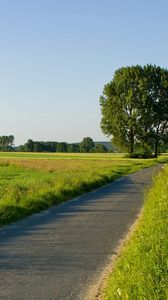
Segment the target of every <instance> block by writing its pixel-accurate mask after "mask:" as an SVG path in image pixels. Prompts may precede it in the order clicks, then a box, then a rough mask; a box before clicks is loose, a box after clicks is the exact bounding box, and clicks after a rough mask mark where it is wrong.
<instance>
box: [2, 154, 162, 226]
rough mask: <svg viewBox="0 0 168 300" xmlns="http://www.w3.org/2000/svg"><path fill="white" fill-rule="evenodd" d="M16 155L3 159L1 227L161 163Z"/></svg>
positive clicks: (124, 159)
mask: <svg viewBox="0 0 168 300" xmlns="http://www.w3.org/2000/svg"><path fill="white" fill-rule="evenodd" d="M1 155H2V157H3V155H5V153H1ZM7 155H10V157H8V158H7ZM12 155H13V157H12ZM16 155H19V153H17V154H16V153H7V154H6V158H1V159H0V225H1V226H2V225H4V224H9V223H11V222H13V221H16V220H18V219H21V218H23V217H25V216H27V215H30V214H32V213H35V212H38V211H41V210H43V209H46V208H48V207H49V206H51V205H55V204H59V203H61V202H63V201H65V200H68V199H71V198H73V197H75V196H77V195H81V194H82V193H85V192H88V191H90V190H93V189H94V188H96V187H99V186H101V185H103V184H105V183H108V182H111V181H112V180H114V179H116V178H119V177H121V176H122V175H126V174H129V173H131V172H135V171H137V170H139V169H141V168H145V167H149V166H152V165H154V164H155V163H157V162H158V160H156V159H150V160H142V159H141V160H138V159H136V160H135V159H126V158H122V157H118V158H117V157H116V155H113V154H107V156H104V154H99V155H98V154H96V155H95V154H87V155H86V154H83V155H81V154H79V155H77V154H75V155H74V156H73V155H71V156H68V155H67V154H66V155H62V156H60V155H58V156H56V154H53V156H52V154H46V155H48V159H46V156H45V154H44V157H42V154H39V156H38V155H37V154H32V153H31V154H30V153H29V154H27V157H25V158H24V157H22V158H19V157H18V156H16ZM22 155H23V154H22ZM25 155H26V154H25ZM28 155H30V157H29V156H28ZM33 155H34V156H33ZM0 157H1V156H0ZM52 157H53V159H52ZM161 159H162V158H160V160H161ZM163 159H164V160H165V159H166V158H163Z"/></svg>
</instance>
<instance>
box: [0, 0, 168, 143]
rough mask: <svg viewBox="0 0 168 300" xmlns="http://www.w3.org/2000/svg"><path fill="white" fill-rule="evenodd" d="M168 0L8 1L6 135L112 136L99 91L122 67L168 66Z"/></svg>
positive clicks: (1, 66)
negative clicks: (104, 129) (104, 123)
mask: <svg viewBox="0 0 168 300" xmlns="http://www.w3.org/2000/svg"><path fill="white" fill-rule="evenodd" d="M167 12H168V1H167V0H160V1H158V0H0V135H11V134H13V135H14V136H15V144H16V145H19V144H23V143H25V142H26V141H27V139H29V138H31V139H33V140H38V141H41V140H43V141H60V142H61V141H66V142H80V141H81V140H82V139H83V138H84V137H87V136H90V137H92V138H93V140H94V141H103V140H104V141H106V140H109V137H106V136H105V135H104V134H103V133H102V131H101V129H100V121H101V111H100V105H99V97H100V95H101V94H102V91H103V87H104V85H105V84H106V83H108V82H109V81H111V80H112V78H113V75H114V72H115V70H116V69H118V68H120V67H123V66H129V65H135V64H140V65H145V64H147V63H151V64H156V65H159V66H161V67H164V68H167V57H168V55H167V54H168V38H167V35H168V18H167Z"/></svg>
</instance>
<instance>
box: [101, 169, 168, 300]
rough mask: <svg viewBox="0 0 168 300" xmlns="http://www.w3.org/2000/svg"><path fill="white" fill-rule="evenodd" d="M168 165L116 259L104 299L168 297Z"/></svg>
mask: <svg viewBox="0 0 168 300" xmlns="http://www.w3.org/2000/svg"><path fill="white" fill-rule="evenodd" d="M167 179H168V166H167V167H165V168H164V170H163V171H162V172H161V173H160V174H159V175H157V177H156V178H155V180H154V185H153V187H152V188H151V189H150V190H149V191H148V193H147V195H146V202H145V206H144V210H143V214H142V216H141V218H140V221H139V223H138V225H137V228H136V230H135V232H134V233H133V235H132V237H131V238H130V240H129V241H127V242H126V245H125V247H124V249H123V251H122V253H121V255H120V257H119V259H118V261H117V263H116V266H115V269H114V271H113V272H112V274H111V276H110V278H109V280H108V282H107V285H106V288H105V292H104V295H103V296H102V299H103V300H113V299H114V300H117V299H120V300H121V299H122V300H125V299H134V300H136V299H137V300H146V299H148V300H166V299H168V268H167V267H168V238H167V237H168V222H167V221H168V193H167V191H168V180H167Z"/></svg>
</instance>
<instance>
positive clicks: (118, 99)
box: [100, 65, 168, 157]
mask: <svg viewBox="0 0 168 300" xmlns="http://www.w3.org/2000/svg"><path fill="white" fill-rule="evenodd" d="M100 105H101V110H102V120H101V128H102V130H103V132H104V133H105V134H107V135H108V136H112V137H113V142H114V143H115V144H116V145H118V146H119V147H121V148H122V149H123V150H124V151H125V150H126V151H128V152H129V153H131V155H132V154H133V153H134V152H135V148H137V145H138V144H139V145H140V146H141V148H143V151H144V152H150V153H152V152H153V151H154V153H155V156H156V157H157V155H158V153H159V146H160V145H161V144H163V143H165V142H166V140H167V139H168V71H167V70H166V69H162V68H160V67H156V66H152V65H146V66H144V67H141V66H139V65H137V66H132V67H124V68H120V69H118V70H117V71H116V72H115V75H114V78H113V80H112V81H111V82H110V83H108V84H106V85H105V87H104V90H103V95H102V96H101V97H100Z"/></svg>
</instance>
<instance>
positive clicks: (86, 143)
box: [80, 137, 94, 153]
mask: <svg viewBox="0 0 168 300" xmlns="http://www.w3.org/2000/svg"><path fill="white" fill-rule="evenodd" d="M93 148H94V142H93V140H92V138H90V137H85V138H84V139H83V140H82V142H81V143H80V152H87V153H89V152H91V151H92V149H93Z"/></svg>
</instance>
